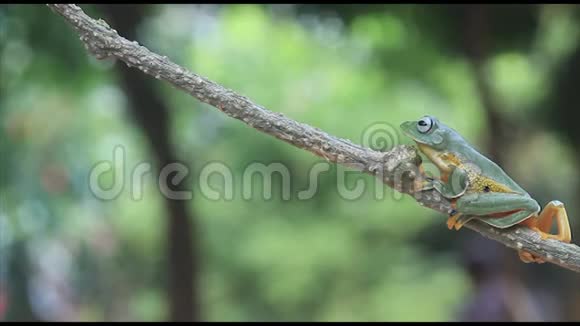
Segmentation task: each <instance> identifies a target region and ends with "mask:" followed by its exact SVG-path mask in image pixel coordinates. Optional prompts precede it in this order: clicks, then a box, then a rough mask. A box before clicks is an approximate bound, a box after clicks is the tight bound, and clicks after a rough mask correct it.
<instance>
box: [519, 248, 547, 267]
mask: <svg viewBox="0 0 580 326" xmlns="http://www.w3.org/2000/svg"><path fill="white" fill-rule="evenodd" d="M518 255H519V256H520V259H521V260H522V261H523V262H524V263H526V264H528V263H537V264H543V263H545V262H546V261H545V260H544V259H542V258H540V257H538V256H535V255H534V254H532V253H531V252H527V251H525V250H518Z"/></svg>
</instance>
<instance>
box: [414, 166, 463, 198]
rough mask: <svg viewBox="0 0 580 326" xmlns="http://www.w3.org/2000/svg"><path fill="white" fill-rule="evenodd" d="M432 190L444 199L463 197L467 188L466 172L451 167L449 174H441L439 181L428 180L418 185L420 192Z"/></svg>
mask: <svg viewBox="0 0 580 326" xmlns="http://www.w3.org/2000/svg"><path fill="white" fill-rule="evenodd" d="M433 188H434V189H435V190H437V192H439V193H440V194H441V195H442V196H443V197H445V198H448V199H453V198H457V197H459V196H461V195H463V194H464V193H465V191H466V190H467V188H468V176H467V172H465V171H464V170H463V169H460V168H456V167H453V168H452V169H451V172H449V173H445V174H442V175H441V179H440V180H437V179H428V180H426V181H423V183H421V184H420V190H421V191H424V190H430V189H433Z"/></svg>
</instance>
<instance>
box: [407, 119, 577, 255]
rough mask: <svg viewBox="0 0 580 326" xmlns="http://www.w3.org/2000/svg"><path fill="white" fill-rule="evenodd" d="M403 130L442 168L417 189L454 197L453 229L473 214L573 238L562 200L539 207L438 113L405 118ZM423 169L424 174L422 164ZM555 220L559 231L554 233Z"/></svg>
mask: <svg viewBox="0 0 580 326" xmlns="http://www.w3.org/2000/svg"><path fill="white" fill-rule="evenodd" d="M400 129H401V130H402V131H403V134H405V135H406V136H408V137H410V138H411V139H412V140H413V141H414V142H415V144H416V145H417V148H418V149H419V151H420V152H421V153H422V154H423V155H425V156H426V157H427V158H428V159H429V161H431V162H432V163H433V164H434V165H435V166H436V167H437V170H438V171H439V178H436V177H425V178H420V181H419V182H416V183H415V191H426V190H435V191H437V192H438V193H439V194H441V196H443V197H445V198H447V199H448V200H449V201H450V203H451V209H450V211H449V212H448V214H449V216H448V219H447V227H448V228H449V230H453V229H455V230H457V231H458V230H460V229H461V228H462V227H463V226H464V225H465V224H466V223H467V222H469V221H471V220H474V219H475V220H479V221H482V222H484V223H487V224H488V225H490V226H492V227H494V228H499V229H506V228H510V227H514V226H516V225H519V226H524V227H527V228H530V229H532V230H533V231H535V232H537V233H539V235H540V237H541V239H544V240H545V239H554V240H558V241H562V242H565V243H570V242H571V240H572V235H571V231H570V223H569V220H568V215H567V213H566V208H565V207H564V204H563V203H562V202H560V201H558V200H552V201H550V202H549V203H548V204H546V205H545V206H544V208H543V209H541V207H540V205H539V203H538V202H537V201H536V200H535V199H533V198H532V197H531V196H530V194H528V192H526V191H525V190H524V189H523V188H522V187H521V186H520V185H519V184H518V183H517V182H515V181H514V180H513V179H512V178H511V177H510V176H509V175H508V174H507V173H506V172H505V171H504V170H503V169H502V168H501V167H500V166H499V165H498V164H496V163H495V162H493V161H492V160H491V159H489V158H488V157H486V156H485V155H483V154H481V153H480V152H479V151H478V150H477V149H476V148H475V147H474V146H473V145H471V144H470V143H469V142H468V141H467V140H465V138H464V137H462V136H461V135H460V134H459V133H458V132H457V131H455V130H454V129H452V128H450V127H448V126H447V125H445V124H443V123H442V122H440V121H439V120H438V119H437V118H436V117H434V116H431V115H425V116H423V117H421V118H420V119H419V120H413V121H405V122H403V123H401V125H400ZM420 171H421V173H422V174H424V171H425V170H424V168H423V166H420ZM554 219H555V221H556V225H557V228H558V231H557V233H555V234H552V233H550V232H551V228H552V224H553V222H554ZM518 255H519V258H520V259H521V261H523V262H524V263H532V262H533V263H540V264H541V263H544V262H545V260H544V259H543V258H542V257H539V256H536V255H534V254H532V253H530V252H528V251H525V250H522V249H518Z"/></svg>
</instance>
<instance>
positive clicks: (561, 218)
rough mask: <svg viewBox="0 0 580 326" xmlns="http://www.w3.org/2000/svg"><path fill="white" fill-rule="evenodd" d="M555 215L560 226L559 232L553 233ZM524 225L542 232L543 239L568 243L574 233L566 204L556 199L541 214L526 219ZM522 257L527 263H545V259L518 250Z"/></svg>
mask: <svg viewBox="0 0 580 326" xmlns="http://www.w3.org/2000/svg"><path fill="white" fill-rule="evenodd" d="M554 217H556V224H557V226H558V234H551V233H549V232H550V229H551V228H552V222H553V219H554ZM522 224H523V225H526V226H528V227H529V228H530V229H532V230H534V231H535V232H537V233H539V234H540V237H541V238H542V239H544V240H545V239H554V240H558V241H562V242H566V243H570V241H572V234H571V232H570V223H569V222H568V215H567V214H566V209H565V208H564V204H562V203H561V202H559V201H557V200H554V201H551V202H549V203H548V205H546V207H544V210H542V212H541V213H540V215H538V216H535V217H532V218H530V219H528V220H525V221H524V222H523V223H522ZM518 253H519V255H520V259H521V260H522V261H523V262H525V263H532V262H535V263H540V264H541V263H544V262H545V260H544V259H542V258H540V257H538V256H535V255H533V254H532V253H529V252H527V251H523V250H520V251H518Z"/></svg>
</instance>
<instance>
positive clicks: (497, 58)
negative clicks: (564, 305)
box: [0, 5, 578, 321]
mask: <svg viewBox="0 0 580 326" xmlns="http://www.w3.org/2000/svg"><path fill="white" fill-rule="evenodd" d="M85 7H87V8H88V9H89V10H88V12H89V13H91V15H93V17H96V18H98V17H99V15H98V11H96V10H91V7H90V6H83V8H85ZM404 8H405V6H403V7H402V8H401V7H398V6H397V7H395V8H393V9H392V10H383V11H376V12H372V13H369V14H361V15H357V16H356V17H354V18H353V20H352V22H351V23H350V24H348V25H346V24H344V23H341V22H340V20H338V19H336V18H335V19H321V20H306V19H304V20H300V19H297V18H296V16H295V15H293V14H289V13H284V12H281V13H280V12H275V11H271V10H269V9H268V8H266V7H264V6H258V5H227V6H220V7H216V6H192V5H187V6H186V5H163V6H161V5H159V6H155V9H156V10H155V14H154V15H152V16H151V17H150V18H149V19H148V20H147V21H146V22H145V24H144V25H143V26H141V28H140V34H139V37H140V42H141V43H143V44H144V45H145V46H147V47H149V48H150V49H152V50H154V51H157V52H159V53H160V54H162V55H168V56H169V57H170V58H172V59H174V60H176V61H177V62H178V63H179V64H181V65H183V66H186V67H188V68H190V69H191V70H192V71H194V72H196V73H198V74H200V75H202V76H206V77H208V78H209V79H211V80H213V81H215V82H217V83H220V84H222V85H224V86H226V87H228V88H231V89H233V90H235V91H236V92H239V93H241V94H243V95H246V96H248V97H249V98H251V99H252V100H253V101H255V102H256V103H259V104H260V105H263V106H264V107H266V108H269V109H271V110H273V111H277V112H281V113H283V114H285V115H287V116H289V117H291V118H292V119H295V120H297V121H301V122H305V123H307V124H310V125H312V126H315V127H318V128H320V129H322V130H324V131H326V132H328V133H330V134H333V135H336V136H339V137H342V138H347V139H351V140H353V141H354V142H356V143H361V142H363V141H365V140H364V139H362V137H363V135H364V134H365V128H367V127H369V126H371V125H372V124H373V123H375V122H377V121H383V122H387V123H389V124H391V125H393V126H394V127H395V128H397V126H398V124H399V123H400V122H401V121H404V120H410V119H415V118H417V117H420V116H422V115H424V114H431V115H435V116H437V117H439V118H440V119H441V120H442V121H445V122H446V123H448V124H449V125H451V126H453V127H454V128H455V129H457V130H458V131H459V132H460V133H461V134H463V135H464V136H465V137H466V138H467V139H468V140H470V141H472V142H473V143H475V144H477V145H478V146H480V147H481V148H482V149H483V150H484V151H485V148H484V146H483V143H482V142H481V141H480V139H481V137H485V133H486V128H487V122H486V118H485V111H484V108H483V107H482V104H481V100H480V98H479V94H478V90H477V87H476V85H475V81H474V76H473V70H472V69H471V66H470V64H469V62H468V60H466V59H465V58H463V57H461V56H455V55H451V54H449V52H447V47H446V45H445V44H442V43H441V42H439V41H437V40H438V38H437V37H438V35H434V34H435V33H436V32H437V31H438V29H436V28H434V31H433V32H431V31H430V30H428V29H425V28H424V27H422V26H423V25H421V24H413V23H412V21H411V20H410V19H408V17H409V15H410V14H409V12H411V13H412V12H414V11H412V10H411V9H412V8H416V6H411V5H409V6H408V7H407V9H404ZM409 8H411V9H409ZM546 10H548V11H549V13H550V14H551V16H549V17H545V18H544V19H543V20H541V23H540V25H539V26H540V27H539V32H538V33H537V35H538V36H537V40H536V41H537V42H536V43H535V44H536V46H535V47H532V48H531V49H508V50H506V51H503V52H500V53H498V54H496V55H494V56H493V57H491V58H490V60H489V61H488V62H487V63H486V71H487V72H488V78H489V79H490V81H491V85H493V90H494V94H495V95H496V96H497V99H498V100H499V101H500V103H501V107H502V108H503V109H504V110H505V112H502V114H505V115H506V116H507V117H509V119H513V120H516V121H518V120H519V119H522V120H524V121H528V120H529V119H527V118H525V116H526V115H527V114H529V112H530V110H534V109H536V110H539V109H538V108H536V106H537V105H538V104H539V103H541V101H542V100H543V99H544V98H545V97H546V96H547V94H549V92H550V91H551V89H550V85H551V71H552V69H553V66H554V65H556V64H557V62H558V60H561V58H563V57H565V56H566V55H567V54H568V53H570V51H571V50H573V49H574V48H575V47H576V43H577V42H574V41H573V40H575V39H577V35H578V34H577V33H578V22H577V21H576V20H574V19H572V16H570V15H569V13H568V12H567V11H566V10H560V11H557V10H552V9H546ZM411 15H412V14H411ZM419 17H421V16H419ZM0 30H1V31H2V32H1V34H0V35H1V42H0V43H1V46H2V47H1V49H0V50H1V52H2V53H1V58H2V63H1V67H0V69H1V71H2V74H1V77H0V86H1V97H0V123H1V132H2V134H1V135H0V138H1V139H2V141H1V142H0V149H1V152H2V160H1V161H0V170H1V171H2V172H3V174H2V183H1V184H0V198H1V199H2V202H1V209H2V210H1V214H2V215H1V217H2V220H1V221H0V222H1V223H2V224H1V226H2V230H1V232H2V233H1V240H2V241H1V242H0V244H1V245H2V248H1V250H2V257H3V258H2V260H1V262H2V263H4V268H1V269H0V277H2V278H3V279H4V280H5V282H6V284H8V286H9V288H10V290H11V292H10V293H13V292H14V291H16V292H17V289H18V288H20V289H23V288H26V286H28V287H34V284H33V283H32V284H31V283H30V282H31V281H30V280H31V279H34V278H35V277H38V276H37V275H39V274H43V273H45V274H46V273H48V272H46V268H49V267H50V266H58V271H59V272H58V273H57V274H58V275H59V277H62V278H63V279H64V280H63V281H62V282H64V283H63V284H68V286H70V289H71V291H72V292H71V293H70V294H68V296H67V297H66V299H63V300H64V301H67V300H68V301H67V302H72V304H73V309H72V311H73V312H71V313H70V314H69V315H65V316H66V317H63V315H56V317H51V316H53V315H51V313H50V312H46V311H45V310H43V309H49V310H50V309H53V310H58V309H57V308H54V307H53V308H50V307H51V306H49V305H48V306H47V304H46V303H43V302H42V301H39V302H36V301H34V300H33V299H30V298H28V299H27V298H26V295H22V293H21V295H20V296H17V295H15V296H12V297H10V300H11V301H10V305H9V310H8V312H7V315H6V318H7V319H8V320H10V319H27V318H30V316H29V315H28V314H30V313H31V312H30V311H29V312H26V311H23V310H22V309H19V307H20V308H21V307H23V306H22V305H23V304H24V302H25V301H26V300H28V301H30V302H31V304H32V311H33V312H34V314H35V315H36V316H40V317H38V318H49V319H50V318H57V319H59V318H71V319H80V320H101V319H107V320H134V319H138V320H163V319H165V318H166V314H167V310H168V308H167V300H166V297H165V290H164V287H163V284H164V280H163V278H164V276H163V275H164V274H163V270H164V266H165V264H166V260H167V258H166V257H164V255H165V253H164V252H163V242H164V241H167V239H164V237H163V235H164V232H163V228H164V227H165V223H164V218H165V211H164V207H163V205H162V200H161V197H160V196H161V195H160V193H159V190H158V189H157V179H156V178H155V177H154V176H152V175H148V176H147V177H146V178H145V183H144V195H143V199H142V200H139V201H136V200H134V199H132V198H131V184H130V183H129V181H130V180H129V176H130V172H131V169H132V167H134V166H136V165H137V164H138V163H139V162H151V163H152V164H155V162H153V161H152V159H151V155H150V154H149V152H148V149H147V147H146V143H145V140H144V136H143V135H142V132H141V131H140V130H139V129H137V128H136V126H135V123H134V122H133V121H132V118H131V117H130V116H129V115H128V114H127V109H126V105H127V100H126V99H125V97H124V96H125V95H124V93H123V92H122V90H121V89H119V88H118V86H117V84H116V77H115V75H114V73H113V67H114V66H113V63H112V62H109V61H104V62H97V61H96V60H95V59H93V58H92V57H90V56H89V55H88V54H87V52H86V51H85V49H84V48H83V47H82V44H81V42H80V41H79V40H78V37H77V36H76V34H75V32H74V31H73V30H72V29H70V27H69V26H67V25H66V24H65V23H64V21H63V20H62V18H60V17H59V16H57V15H55V14H53V13H51V12H50V11H49V9H47V8H45V7H44V6H41V5H34V6H33V5H12V6H7V7H3V8H2V9H0ZM432 34H433V35H432ZM534 35H535V34H534ZM158 87H159V89H160V91H161V92H163V94H164V96H165V98H166V100H167V102H168V103H169V104H170V106H171V109H172V112H171V117H172V133H173V135H172V137H173V143H174V145H175V146H176V147H177V149H178V150H179V154H180V158H181V159H182V160H183V161H184V162H186V163H187V165H188V167H190V168H191V173H192V175H193V176H195V177H194V178H193V184H192V185H191V188H192V189H193V190H194V199H193V200H192V201H191V202H190V204H189V207H190V209H191V210H192V211H195V212H196V216H197V217H198V224H199V225H200V228H201V232H199V234H200V236H201V239H200V241H201V242H200V243H201V247H200V248H197V249H198V251H199V252H200V261H199V262H198V263H199V268H200V269H201V271H202V272H201V276H200V278H201V280H200V284H201V289H200V293H198V295H199V297H200V298H201V302H202V311H203V314H204V316H203V318H204V319H207V320H231V321H234V320H336V321H339V320H401V321H411V320H427V321H445V320H452V319H454V316H455V313H456V310H457V309H458V308H459V307H460V305H461V303H462V302H463V301H464V300H465V297H466V296H467V295H468V294H469V293H470V291H471V290H472V285H471V283H470V281H469V278H468V275H467V272H466V271H465V270H464V268H463V267H462V266H461V264H460V262H459V260H458V259H457V253H458V251H453V249H454V248H450V251H449V252H450V253H445V252H442V253H438V254H435V255H434V254H432V253H431V252H428V251H426V250H424V247H423V246H421V245H420V243H418V242H420V241H421V240H420V239H417V237H416V236H417V234H418V233H419V232H421V231H424V230H426V229H430V228H433V229H443V228H444V223H443V222H444V219H443V217H442V216H441V215H440V214H436V213H435V212H433V211H430V210H428V209H425V208H422V207H420V206H419V205H417V204H416V202H415V201H414V200H413V199H411V198H409V197H407V196H405V197H402V198H401V196H400V195H399V194H397V193H395V192H394V191H393V190H392V189H390V188H388V187H386V186H383V185H381V188H382V189H383V190H384V192H385V196H384V197H385V198H384V199H381V200H377V199H375V198H374V194H375V188H374V187H375V181H374V180H373V179H372V178H371V177H369V176H361V175H358V174H349V175H348V178H347V179H348V184H349V187H352V186H353V184H354V182H355V181H356V180H364V181H365V184H366V185H367V190H366V192H365V194H364V195H363V196H362V197H361V198H359V199H356V200H350V201H349V200H345V199H343V198H341V196H340V195H339V193H338V192H337V175H338V174H337V168H336V167H332V168H331V170H330V171H329V172H327V173H324V174H322V175H321V177H320V184H319V188H318V192H317V194H316V196H315V197H313V198H312V199H309V200H298V199H297V193H298V192H299V191H300V190H303V189H305V188H306V186H307V185H308V173H309V171H310V168H311V167H312V166H313V165H314V164H316V163H318V162H321V160H320V159H319V158H317V157H314V156H313V155H312V154H310V153H307V152H305V151H301V150H298V149H296V148H294V147H292V146H290V145H287V144H285V143H283V142H280V141H278V140H276V139H273V138H271V137H269V136H267V135H263V134H261V133H258V132H256V131H255V130H252V129H250V128H248V127H247V126H246V125H244V124H242V123H240V122H239V121H236V120H233V119H229V118H226V117H225V116H224V115H223V114H222V113H220V112H218V111H217V110H215V109H214V108H211V107H208V106H207V105H202V104H200V103H199V102H197V101H196V100H195V99H192V98H191V97H189V96H187V95H186V94H183V93H182V92H180V91H177V90H175V89H173V88H171V87H169V86H168V85H166V84H165V83H163V82H161V81H159V82H158ZM397 137H398V138H396V143H409V141H408V140H407V139H405V138H404V137H403V136H402V135H400V134H398V136H397ZM117 144H120V145H122V146H123V147H124V148H125V153H126V156H127V157H126V172H125V177H126V181H127V184H126V186H125V188H124V190H123V192H122V193H121V195H120V196H119V197H118V198H116V199H115V200H112V201H101V200H98V199H97V198H95V197H94V196H93V194H91V192H90V190H89V187H88V176H89V172H90V169H91V167H93V166H94V165H95V164H96V163H98V162H100V161H103V160H111V159H112V153H113V148H114V146H115V145H117ZM505 146H506V148H508V149H509V150H510V156H509V160H508V162H506V170H508V171H509V172H510V173H512V174H513V175H514V178H515V179H516V180H518V181H520V182H521V183H522V184H523V185H524V186H525V187H526V188H527V189H529V190H530V192H531V193H532V194H534V195H536V196H537V197H538V200H539V201H540V203H542V204H544V203H545V202H546V201H547V200H551V199H560V200H562V201H564V202H567V201H568V202H570V201H572V200H573V198H574V195H573V194H574V191H575V190H574V189H575V187H576V180H577V179H578V178H577V172H576V170H575V166H576V164H575V163H574V157H573V154H572V153H571V152H570V149H569V148H568V147H567V145H566V143H564V142H562V141H560V140H559V138H557V137H556V136H555V135H554V134H553V133H551V132H550V131H548V130H535V129H529V133H527V134H526V135H525V136H523V137H521V136H517V137H516V136H514V139H513V140H510V142H509V143H507V144H505ZM550 157H552V158H557V161H558V169H557V171H554V169H553V165H554V162H553V159H550ZM216 161H217V162H222V163H224V164H226V165H227V166H228V167H229V168H230V169H231V170H232V171H233V173H234V187H235V188H234V189H235V190H234V199H233V200H223V199H222V200H217V201H215V200H210V199H208V198H205V197H204V196H203V194H202V193H201V192H200V189H199V187H198V185H197V184H196V181H197V176H198V175H199V172H200V171H201V169H202V168H203V167H204V166H205V165H206V164H208V163H210V162H216ZM522 161H523V162H527V164H525V165H521V162H522ZM252 162H261V163H264V164H269V163H272V162H281V163H283V164H284V165H285V166H287V167H288V168H289V169H290V171H291V187H292V192H291V196H292V199H291V200H290V201H285V200H282V198H281V191H280V185H281V180H280V179H279V178H277V177H274V179H273V180H274V186H273V192H274V196H273V198H272V199H270V200H267V199H263V198H262V197H261V196H254V197H253V198H252V199H251V200H245V199H243V198H242V186H243V185H242V181H243V180H242V175H243V171H244V169H245V168H246V167H247V166H248V165H249V164H250V163H252ZM117 172H119V171H117ZM107 179H108V180H104V183H103V184H106V183H107V182H109V183H110V182H113V180H112V176H108V177H107ZM210 180H211V182H212V186H213V187H214V188H215V189H220V187H222V184H221V182H222V181H221V180H220V178H219V176H213V177H212V178H211V179H210ZM571 180H574V181H571ZM260 184H261V180H259V179H254V181H253V184H252V190H253V191H254V193H255V194H261V191H262V190H263V189H262V186H261V185H260ZM568 209H569V214H570V215H571V216H574V215H578V214H575V211H576V210H577V208H576V207H575V206H570V208H568ZM573 223H574V222H573ZM573 226H574V225H573ZM465 232H470V231H465ZM447 236H448V237H455V236H456V233H448V235H447ZM18 248H22V249H21V250H20V249H18ZM42 257H44V259H48V260H49V262H48V263H46V264H48V265H46V266H44V265H43V262H42V261H43V259H41V258H42ZM58 259H64V260H65V262H60V263H59V260H58ZM514 259H515V258H514ZM20 260H22V261H28V264H29V265H30V266H29V267H28V268H27V269H26V270H25V271H23V272H22V271H21V272H20V273H17V270H16V269H15V268H16V267H15V266H19V264H18V261H20ZM49 269H50V268H49ZM41 279H42V278H41ZM55 282H56V281H55ZM18 284H26V285H25V286H20V287H18V286H17V285H18ZM46 291H49V290H46ZM38 297H42V295H40V294H39V295H38ZM18 300H20V301H18ZM39 300H40V299H39ZM43 304H44V305H43ZM45 306H46V307H49V308H46V307H45ZM43 307H44V308H43ZM59 309H64V308H59ZM59 311H60V310H59Z"/></svg>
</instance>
